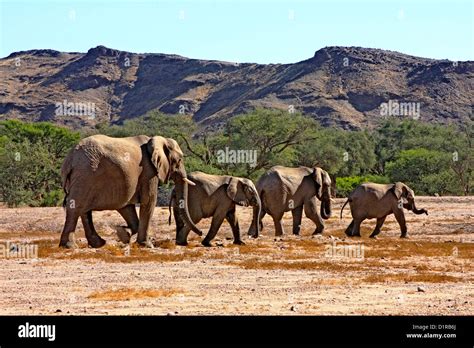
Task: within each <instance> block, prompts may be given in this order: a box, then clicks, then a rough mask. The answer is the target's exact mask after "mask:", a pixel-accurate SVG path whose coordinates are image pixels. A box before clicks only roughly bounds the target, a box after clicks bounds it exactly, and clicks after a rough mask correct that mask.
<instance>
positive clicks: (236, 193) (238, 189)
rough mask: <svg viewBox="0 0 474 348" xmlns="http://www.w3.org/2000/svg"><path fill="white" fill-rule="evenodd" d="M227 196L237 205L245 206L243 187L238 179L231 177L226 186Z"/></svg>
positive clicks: (245, 199)
mask: <svg viewBox="0 0 474 348" xmlns="http://www.w3.org/2000/svg"><path fill="white" fill-rule="evenodd" d="M227 196H229V198H230V199H231V200H232V201H234V202H235V203H237V204H239V205H245V202H246V201H247V197H246V196H245V192H244V186H243V185H242V183H241V182H240V180H239V179H237V178H234V177H231V178H230V180H229V183H228V185H227Z"/></svg>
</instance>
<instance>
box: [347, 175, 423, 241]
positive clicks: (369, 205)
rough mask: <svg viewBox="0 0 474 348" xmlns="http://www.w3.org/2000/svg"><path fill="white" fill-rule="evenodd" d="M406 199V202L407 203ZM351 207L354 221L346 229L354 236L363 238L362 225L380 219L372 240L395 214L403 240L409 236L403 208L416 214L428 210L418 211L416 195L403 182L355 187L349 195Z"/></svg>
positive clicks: (349, 234)
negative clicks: (386, 220) (367, 220)
mask: <svg viewBox="0 0 474 348" xmlns="http://www.w3.org/2000/svg"><path fill="white" fill-rule="evenodd" d="M404 200H406V202H404ZM348 202H349V205H350V207H351V214H352V221H351V223H350V224H349V226H348V227H347V229H346V231H345V232H346V234H347V235H348V236H350V237H354V236H357V237H360V224H361V223H362V221H364V220H365V219H377V224H376V226H375V229H374V231H373V232H372V234H371V235H370V238H375V237H376V236H377V235H378V234H379V233H380V229H381V228H382V225H383V223H384V222H385V218H386V217H387V215H390V214H394V215H395V219H397V222H398V224H399V225H400V230H401V236H400V237H401V238H405V237H406V236H407V225H406V221H405V214H404V212H403V208H405V209H408V210H411V211H412V212H414V213H415V214H417V215H419V214H426V215H428V211H426V210H425V209H417V208H416V205H415V193H414V192H413V190H412V189H411V188H409V187H408V186H407V185H405V184H404V183H402V182H396V183H394V184H374V183H365V184H362V185H360V186H358V187H356V188H355V190H354V191H352V193H351V194H350V195H349V197H348V198H347V201H346V202H345V203H344V205H343V206H342V208H341V218H342V211H343V210H344V207H345V206H346V204H347V203H348Z"/></svg>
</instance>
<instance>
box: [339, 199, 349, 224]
mask: <svg viewBox="0 0 474 348" xmlns="http://www.w3.org/2000/svg"><path fill="white" fill-rule="evenodd" d="M350 201H351V199H350V198H348V199H347V200H346V202H345V203H344V204H343V206H342V208H341V215H340V219H342V211H343V210H344V207H345V206H346V204H347V202H350Z"/></svg>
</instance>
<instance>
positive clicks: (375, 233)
mask: <svg viewBox="0 0 474 348" xmlns="http://www.w3.org/2000/svg"><path fill="white" fill-rule="evenodd" d="M385 218H386V216H383V217H381V218H378V219H377V224H376V225H375V229H374V231H373V232H372V234H371V235H370V238H375V237H376V236H377V235H378V234H379V233H380V229H381V228H382V225H383V223H384V222H385Z"/></svg>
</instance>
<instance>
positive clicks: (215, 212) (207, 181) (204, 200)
mask: <svg viewBox="0 0 474 348" xmlns="http://www.w3.org/2000/svg"><path fill="white" fill-rule="evenodd" d="M188 178H189V179H190V180H192V182H193V183H195V186H190V187H189V192H188V210H189V215H190V217H191V220H192V221H193V222H194V223H195V224H197V223H198V222H199V221H201V219H203V218H208V217H212V222H211V227H210V229H209V232H208V234H207V236H206V237H205V238H204V240H203V241H202V244H203V245H204V246H211V241H212V239H214V237H215V236H216V234H217V231H218V230H219V227H220V226H221V224H222V222H223V221H224V219H225V220H227V222H229V224H230V227H231V228H232V233H233V235H234V244H244V243H243V242H242V241H241V239H240V228H239V222H238V220H237V216H236V215H235V205H236V204H238V205H241V206H249V205H251V206H253V207H255V209H256V210H255V212H254V216H253V220H255V221H256V219H257V218H258V216H259V214H260V209H261V203H260V198H259V196H258V193H257V190H256V188H255V186H254V184H253V183H252V181H251V180H249V179H245V178H238V177H233V176H221V175H210V174H206V173H202V172H193V173H190V174H189V175H188ZM182 204H184V202H180V200H177V199H176V193H175V190H173V192H172V193H171V199H170V203H169V208H170V218H169V223H171V206H173V213H174V218H175V222H176V244H177V245H187V238H188V234H189V231H190V226H189V224H185V221H184V220H183V217H182V214H180V205H182ZM181 210H182V209H181Z"/></svg>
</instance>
